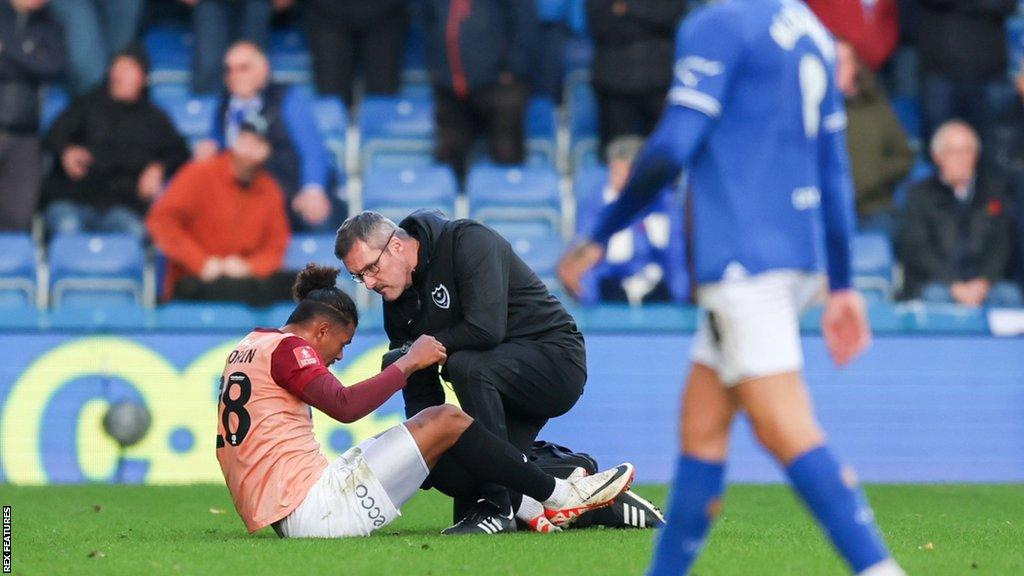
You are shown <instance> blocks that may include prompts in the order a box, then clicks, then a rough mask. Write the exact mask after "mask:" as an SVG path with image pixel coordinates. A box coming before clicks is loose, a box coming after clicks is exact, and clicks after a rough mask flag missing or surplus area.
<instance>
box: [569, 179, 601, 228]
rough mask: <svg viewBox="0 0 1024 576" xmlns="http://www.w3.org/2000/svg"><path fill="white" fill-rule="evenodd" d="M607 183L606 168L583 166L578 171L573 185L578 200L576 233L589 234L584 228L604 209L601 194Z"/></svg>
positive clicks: (574, 194) (574, 195)
mask: <svg viewBox="0 0 1024 576" xmlns="http://www.w3.org/2000/svg"><path fill="white" fill-rule="evenodd" d="M607 182H608V169H607V168H605V167H604V166H600V165H591V166H583V167H580V168H578V169H577V170H576V177H575V178H574V179H573V184H572V191H573V197H574V198H576V232H587V230H584V228H586V227H588V226H589V225H590V223H591V222H592V221H593V220H594V218H596V215H597V213H598V212H599V211H600V210H601V209H602V208H603V207H604V199H603V198H602V197H601V193H602V191H603V190H604V187H605V184H606V183H607Z"/></svg>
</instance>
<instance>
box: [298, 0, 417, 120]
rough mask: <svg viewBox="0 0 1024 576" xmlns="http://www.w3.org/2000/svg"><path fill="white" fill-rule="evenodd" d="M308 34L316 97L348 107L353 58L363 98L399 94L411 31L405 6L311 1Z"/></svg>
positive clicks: (363, 0) (390, 0)
mask: <svg viewBox="0 0 1024 576" xmlns="http://www.w3.org/2000/svg"><path fill="white" fill-rule="evenodd" d="M306 21H307V25H306V30H307V33H308V35H309V48H310V51H311V52H312V54H313V75H314V79H315V80H316V89H317V92H319V93H321V94H334V95H337V96H340V97H341V98H342V99H344V100H345V104H346V105H347V106H349V107H350V108H351V106H352V81H353V78H354V76H355V71H356V58H357V57H359V58H360V59H361V60H362V64H363V65H362V70H363V78H364V80H365V82H366V94H368V95H375V94H394V93H396V92H398V88H399V82H400V80H401V74H402V59H403V57H404V56H405V36H406V34H407V33H408V31H409V0H374V1H372V2H369V1H367V0H310V1H309V2H307V4H306Z"/></svg>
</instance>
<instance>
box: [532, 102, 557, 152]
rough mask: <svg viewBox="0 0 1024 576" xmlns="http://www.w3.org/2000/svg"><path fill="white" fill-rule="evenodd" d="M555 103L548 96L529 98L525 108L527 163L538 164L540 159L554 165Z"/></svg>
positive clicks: (555, 143) (555, 138) (555, 144)
mask: <svg viewBox="0 0 1024 576" xmlns="http://www.w3.org/2000/svg"><path fill="white" fill-rule="evenodd" d="M557 125H558V119H557V117H556V111H555V103H554V102H553V101H552V100H551V99H550V98H531V99H530V102H529V104H528V105H527V108H526V148H527V154H528V157H529V160H527V163H528V164H531V165H539V164H540V162H538V160H540V159H546V163H547V164H549V165H551V166H554V165H555V161H556V155H557V137H558V135H557Z"/></svg>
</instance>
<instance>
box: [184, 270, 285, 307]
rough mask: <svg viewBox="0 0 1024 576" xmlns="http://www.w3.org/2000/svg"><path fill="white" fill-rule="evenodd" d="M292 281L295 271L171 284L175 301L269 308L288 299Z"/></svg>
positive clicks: (187, 280)
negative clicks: (224, 303)
mask: <svg viewBox="0 0 1024 576" xmlns="http://www.w3.org/2000/svg"><path fill="white" fill-rule="evenodd" d="M294 282H295V273H294V272H276V273H274V274H271V275H270V276H268V277H267V278H224V277H222V278H218V279H216V280H214V281H213V282H203V281H202V280H200V279H199V278H196V277H194V276H190V277H187V278H182V279H181V280H179V281H178V282H177V283H176V284H175V285H174V299H175V300H196V301H203V302H241V303H243V304H248V305H249V306H269V305H271V304H276V303H278V302H283V301H285V300H288V299H290V298H291V289H292V284H293V283H294Z"/></svg>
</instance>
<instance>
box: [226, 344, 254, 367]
mask: <svg viewBox="0 0 1024 576" xmlns="http://www.w3.org/2000/svg"><path fill="white" fill-rule="evenodd" d="M255 357H256V349H255V348H250V349H248V350H245V349H241V350H232V351H231V354H229V355H228V364H252V361H253V358H255Z"/></svg>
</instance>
